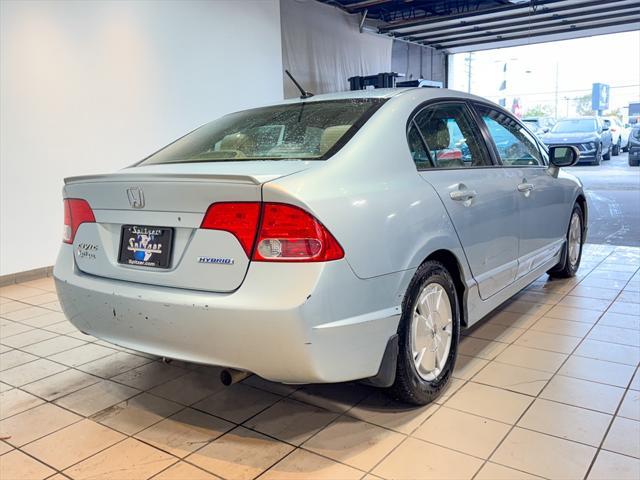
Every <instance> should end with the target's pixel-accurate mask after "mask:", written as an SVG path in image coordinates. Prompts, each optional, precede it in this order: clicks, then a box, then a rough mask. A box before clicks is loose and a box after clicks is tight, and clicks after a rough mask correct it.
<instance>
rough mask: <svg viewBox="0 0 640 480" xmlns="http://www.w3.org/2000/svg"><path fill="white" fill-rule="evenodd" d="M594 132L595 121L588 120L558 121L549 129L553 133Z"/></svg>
mask: <svg viewBox="0 0 640 480" xmlns="http://www.w3.org/2000/svg"><path fill="white" fill-rule="evenodd" d="M596 130H597V128H596V121H595V120H593V119H590V118H581V119H576V120H559V121H558V123H556V125H555V126H554V127H553V128H552V129H551V131H552V132H553V133H574V132H575V133H581V132H595V131H596Z"/></svg>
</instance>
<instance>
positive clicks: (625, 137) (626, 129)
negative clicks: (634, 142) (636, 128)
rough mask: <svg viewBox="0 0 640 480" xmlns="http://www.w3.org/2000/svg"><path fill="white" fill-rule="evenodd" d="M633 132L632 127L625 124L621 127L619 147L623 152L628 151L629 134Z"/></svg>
mask: <svg viewBox="0 0 640 480" xmlns="http://www.w3.org/2000/svg"><path fill="white" fill-rule="evenodd" d="M631 130H633V125H629V124H628V123H625V124H624V125H623V127H622V132H621V133H620V139H621V140H620V146H621V147H622V151H623V152H628V151H629V134H630V133H631Z"/></svg>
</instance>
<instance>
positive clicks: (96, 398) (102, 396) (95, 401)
mask: <svg viewBox="0 0 640 480" xmlns="http://www.w3.org/2000/svg"><path fill="white" fill-rule="evenodd" d="M137 393H139V391H138V390H136V389H135V388H131V387H127V386H126V385H120V384H119V383H114V382H110V381H109V380H101V381H100V382H98V383H95V384H93V385H90V386H88V387H85V388H83V389H81V390H78V391H77V392H73V393H71V394H69V395H66V396H64V397H61V398H59V399H57V400H56V401H55V403H57V404H58V405H60V406H62V407H64V408H68V409H69V410H72V411H74V412H76V413H79V414H80V415H84V416H86V417H88V416H90V415H93V414H94V413H97V412H99V411H101V410H104V409H105V408H109V407H111V406H113V405H115V404H117V403H120V402H122V401H123V400H126V399H128V398H131V397H133V396H134V395H136V394H137Z"/></svg>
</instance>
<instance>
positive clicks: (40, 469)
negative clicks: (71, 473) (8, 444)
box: [0, 450, 55, 480]
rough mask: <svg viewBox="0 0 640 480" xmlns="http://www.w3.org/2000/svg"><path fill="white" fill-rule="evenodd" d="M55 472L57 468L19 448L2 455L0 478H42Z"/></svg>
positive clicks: (14, 479)
mask: <svg viewBox="0 0 640 480" xmlns="http://www.w3.org/2000/svg"><path fill="white" fill-rule="evenodd" d="M54 473H55V470H52V469H51V468H49V467H47V466H46V465H45V464H43V463H40V462H38V461H37V460H34V459H33V458H31V457H30V456H28V455H25V454H24V453H22V452H20V451H19V450H13V451H12V452H9V453H7V454H5V455H3V456H2V457H0V478H2V479H6V480H40V479H44V478H47V477H49V476H50V475H52V474H54Z"/></svg>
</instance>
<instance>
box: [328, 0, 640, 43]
mask: <svg viewBox="0 0 640 480" xmlns="http://www.w3.org/2000/svg"><path fill="white" fill-rule="evenodd" d="M320 1H322V2H324V3H327V4H330V5H336V6H339V7H340V8H342V9H343V10H345V11H347V12H349V13H354V14H359V15H361V19H362V24H363V25H368V26H372V25H373V26H374V29H375V30H376V31H377V32H378V33H380V34H384V35H389V36H392V37H394V38H398V39H401V40H407V41H410V42H415V43H420V44H423V45H428V46H432V47H435V48H437V49H442V50H446V51H447V52H450V53H456V52H466V51H473V50H485V49H489V48H500V47H507V46H514V45H522V44H528V43H539V42H545V41H553V40H564V39H569V38H577V37H585V36H592V35H601V34H605V33H615V32H621V31H629V30H636V29H640V1H638V0H320Z"/></svg>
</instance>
